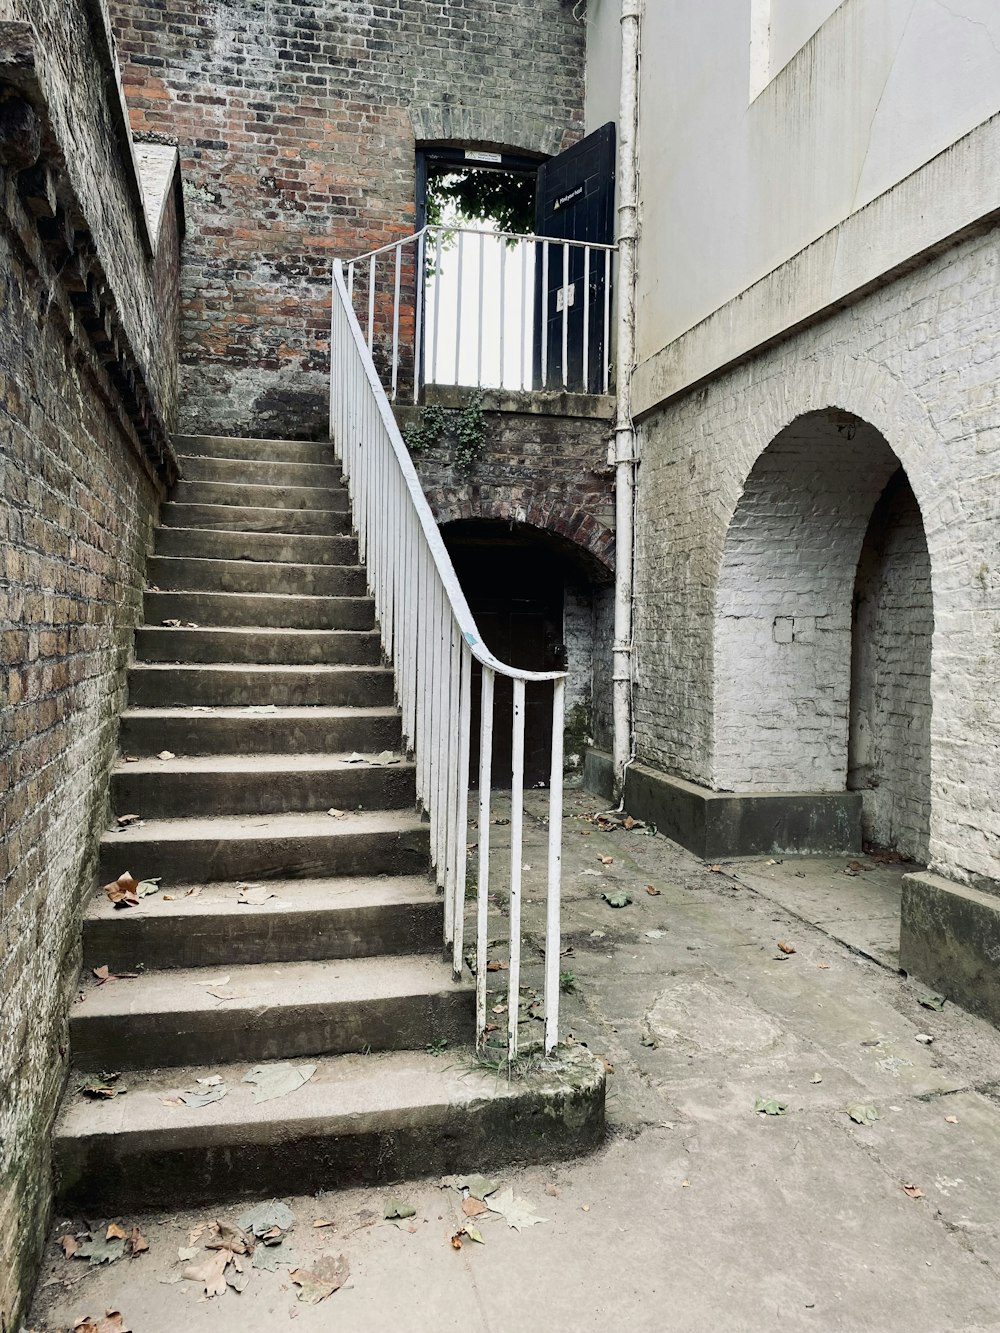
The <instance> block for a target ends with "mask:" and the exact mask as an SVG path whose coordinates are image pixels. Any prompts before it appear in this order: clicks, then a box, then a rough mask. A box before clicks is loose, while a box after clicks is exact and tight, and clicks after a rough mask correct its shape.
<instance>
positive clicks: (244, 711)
mask: <svg viewBox="0 0 1000 1333" xmlns="http://www.w3.org/2000/svg"><path fill="white" fill-rule="evenodd" d="M159 665H161V666H162V665H163V664H162V663H160V664H159ZM201 665H203V666H212V665H213V663H210V662H209V663H201ZM244 669H245V668H244ZM295 669H296V670H308V668H304V667H297V668H295ZM342 669H346V668H342ZM377 669H378V668H375V667H369V668H366V670H377ZM268 670H269V671H273V670H275V668H274V667H269V668H268ZM398 715H399V710H398V709H396V708H394V707H392V706H391V705H390V704H384V705H374V706H372V707H369V708H365V707H362V706H361V705H360V704H359V705H351V704H300V705H293V704H280V705H279V704H276V705H274V706H273V707H271V706H268V709H267V712H266V713H262V712H261V705H260V704H239V705H236V706H234V705H232V704H202V705H201V706H200V707H197V708H192V707H185V706H184V705H183V704H178V705H177V706H176V707H164V708H137V707H130V708H126V709H124V710H123V712H122V717H123V718H136V719H140V718H141V719H143V720H147V721H158V720H163V721H169V720H170V719H172V718H192V719H193V718H200V717H207V716H211V717H225V718H239V719H240V720H241V721H242V720H245V719H246V718H248V717H250V718H252V717H280V718H285V719H286V720H287V721H289V722H313V721H315V722H322V721H325V720H326V719H328V718H338V719H339V718H358V719H365V718H395V717H397V716H398Z"/></svg>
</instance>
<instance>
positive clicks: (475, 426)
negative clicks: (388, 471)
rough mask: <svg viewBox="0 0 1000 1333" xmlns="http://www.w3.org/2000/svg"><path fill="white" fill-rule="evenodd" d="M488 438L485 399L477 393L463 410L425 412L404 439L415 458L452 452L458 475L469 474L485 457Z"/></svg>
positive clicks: (434, 406) (436, 408)
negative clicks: (442, 450) (441, 450)
mask: <svg viewBox="0 0 1000 1333" xmlns="http://www.w3.org/2000/svg"><path fill="white" fill-rule="evenodd" d="M486 434H487V421H486V414H485V412H484V411H483V395H482V393H480V392H477V393H474V394H473V395H472V396H471V398H470V399H469V401H468V402H467V403H466V404H465V406H464V407H461V408H445V407H439V406H438V405H437V404H431V405H430V406H429V407H424V408H422V409H421V411H420V418H419V420H417V421H414V422H412V423H411V424H410V425H409V426H408V427H407V429H406V433H405V436H404V438H405V440H406V445H407V448H408V449H409V450H410V453H411V454H421V453H425V452H426V451H427V450H428V449H435V448H437V447H439V446H441V447H443V448H447V449H449V450H450V453H451V458H452V460H453V462H454V465H455V469H456V471H458V472H469V471H470V470H471V469H472V467H473V466H474V465H475V463H476V462H477V461H478V459H479V458H480V457H481V456H482V452H483V446H484V445H485V443H486Z"/></svg>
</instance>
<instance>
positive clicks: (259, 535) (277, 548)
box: [156, 528, 358, 565]
mask: <svg viewBox="0 0 1000 1333" xmlns="http://www.w3.org/2000/svg"><path fill="white" fill-rule="evenodd" d="M156 554H157V555H158V556H180V557H181V558H182V559H191V558H195V559H200V560H249V561H253V562H254V563H257V564H259V563H266V564H269V563H277V564H295V565H356V564H357V563H358V543H357V540H356V539H355V538H354V537H348V536H339V537H325V536H324V537H316V536H306V535H304V534H301V533H279V532H226V531H224V530H223V529H220V528H160V529H159V531H158V532H157V534H156Z"/></svg>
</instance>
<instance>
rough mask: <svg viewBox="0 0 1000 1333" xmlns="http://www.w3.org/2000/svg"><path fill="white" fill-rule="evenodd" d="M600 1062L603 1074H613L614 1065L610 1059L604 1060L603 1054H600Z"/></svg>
mask: <svg viewBox="0 0 1000 1333" xmlns="http://www.w3.org/2000/svg"><path fill="white" fill-rule="evenodd" d="M601 1064H602V1065H603V1066H604V1072H605V1074H613V1073H614V1072H615V1067H614V1065H613V1064H612V1063H611V1061H610V1060H605V1058H604V1056H603V1055H602V1056H601Z"/></svg>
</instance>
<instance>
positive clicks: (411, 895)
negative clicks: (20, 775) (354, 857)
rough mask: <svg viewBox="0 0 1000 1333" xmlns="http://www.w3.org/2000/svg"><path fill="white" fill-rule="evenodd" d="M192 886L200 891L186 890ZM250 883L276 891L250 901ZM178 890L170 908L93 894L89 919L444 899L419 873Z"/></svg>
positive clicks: (272, 913)
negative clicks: (122, 903) (244, 897)
mask: <svg viewBox="0 0 1000 1333" xmlns="http://www.w3.org/2000/svg"><path fill="white" fill-rule="evenodd" d="M189 888H198V890H199V892H198V893H196V894H192V895H191V896H190V897H189V896H188V895H187V893H186V890H187V889H189ZM245 888H250V889H253V888H264V889H266V890H267V892H268V893H271V894H273V895H274V896H273V897H271V898H268V899H267V900H266V901H265V902H263V903H259V904H255V905H253V906H248V905H247V904H246V903H240V902H239V901H238V899H239V896H240V893H241V892H242V891H243V889H245ZM170 891H171V892H175V893H176V894H177V895H178V896H177V897H176V898H175V899H174V900H173V902H171V903H170V905H169V908H168V907H167V905H166V904H165V903H164V902H163V899H162V898H160V897H159V896H157V895H153V896H151V897H149V898H142V899H140V900H139V904H138V906H137V907H131V908H129V909H128V911H127V913H123V912H120V911H118V909H117V908H116V907H115V906H114V904H113V903H112V902H111V901H110V899H109V898H108V896H107V894H105V893H103V892H100V893H96V894H94V896H93V897H92V898H91V900H90V902H89V903H88V904H87V907H86V910H85V912H84V919H85V920H87V921H123V922H124V921H139V920H143V921H149V920H154V919H160V920H165V919H166V918H167V915H168V913H169V919H171V920H173V919H175V918H177V917H183V918H184V919H186V920H189V921H196V920H202V919H206V918H209V919H211V918H215V917H220V916H241V917H242V916H247V915H249V916H252V917H254V918H255V919H263V920H265V921H267V920H268V919H273V918H274V917H278V916H287V915H289V914H292V913H302V914H305V915H312V914H315V913H317V912H335V911H341V910H344V909H353V908H359V907H384V906H394V905H396V904H398V903H403V904H406V905H414V904H418V903H424V902H440V901H441V895H440V894H439V893H438V892H437V890H436V889H435V887H434V885H433V884H432V883H431V881H430V880H429V879H427V878H426V877H423V876H419V875H378V876H374V877H368V878H366V877H361V876H358V877H357V878H355V877H354V876H348V877H346V878H341V879H287V880H282V879H269V880H266V881H263V882H258V881H254V880H239V881H233V882H227V883H217V884H205V885H190V884H176V885H171V890H170Z"/></svg>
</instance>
